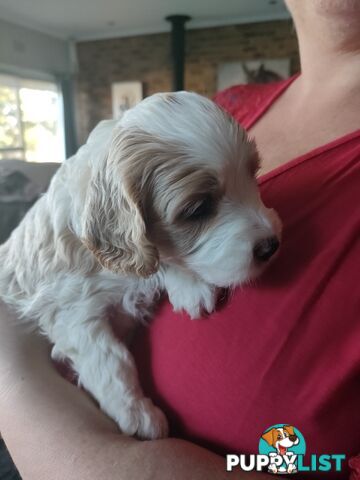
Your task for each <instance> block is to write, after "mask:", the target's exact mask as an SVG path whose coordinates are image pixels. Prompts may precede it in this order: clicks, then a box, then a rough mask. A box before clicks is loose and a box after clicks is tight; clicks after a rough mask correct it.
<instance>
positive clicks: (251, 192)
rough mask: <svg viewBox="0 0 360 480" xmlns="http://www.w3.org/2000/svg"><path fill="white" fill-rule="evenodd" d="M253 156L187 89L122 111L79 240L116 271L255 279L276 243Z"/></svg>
mask: <svg viewBox="0 0 360 480" xmlns="http://www.w3.org/2000/svg"><path fill="white" fill-rule="evenodd" d="M258 165H259V158H258V155H257V152H256V148H255V145H254V143H253V142H252V141H250V140H249V138H248V137H247V135H246V133H245V132H244V130H243V129H242V128H241V127H240V126H239V125H238V124H237V123H236V122H235V121H233V120H232V119H231V118H230V117H229V116H228V115H227V114H226V113H225V112H224V111H223V110H221V109H220V108H219V107H217V106H216V105H215V104H214V103H213V102H211V101H210V100H208V99H206V98H204V97H201V96H200V95H197V94H194V93H186V92H179V93H171V94H157V95H153V96H152V97H149V98H148V99H146V100H144V101H143V102H141V103H140V104H139V105H138V106H136V107H135V108H133V109H131V110H129V111H128V112H127V113H126V114H125V115H124V117H123V118H122V119H121V121H120V123H119V124H118V127H117V128H116V129H115V132H114V134H113V138H112V141H111V145H110V148H109V152H108V155H107V157H106V158H105V159H104V161H103V163H102V164H100V166H99V168H98V169H97V171H96V173H95V174H94V177H93V179H92V182H91V185H90V187H89V190H88V196H87V202H86V205H85V215H84V218H85V222H84V228H83V239H84V242H85V243H86V245H87V246H88V247H89V248H90V249H91V250H92V251H93V252H94V254H95V255H96V256H97V258H98V260H99V261H100V263H101V264H102V265H103V266H105V267H106V268H109V269H110V270H113V271H115V272H132V273H135V274H137V275H139V276H148V275H151V274H152V273H154V272H155V271H156V270H157V269H158V267H159V263H160V262H162V263H163V264H175V265H178V266H179V267H181V268H185V269H188V270H190V271H191V272H192V273H193V274H195V275H196V276H198V277H200V278H201V279H203V280H205V281H206V282H208V283H211V284H214V285H216V286H221V287H226V286H231V285H236V284H239V283H241V282H244V281H246V280H248V279H249V278H251V277H254V276H255V275H257V274H258V273H259V272H260V271H261V270H262V269H263V268H264V265H265V264H266V262H267V260H268V259H269V258H270V257H271V256H272V254H273V253H275V250H276V249H277V247H278V245H279V240H278V236H279V225H280V223H279V220H278V218H277V216H276V214H275V213H274V212H273V211H271V210H269V209H267V208H265V206H264V205H263V204H262V202H261V199H260V196H259V192H258V188H257V183H256V179H255V174H256V171H257V168H258Z"/></svg>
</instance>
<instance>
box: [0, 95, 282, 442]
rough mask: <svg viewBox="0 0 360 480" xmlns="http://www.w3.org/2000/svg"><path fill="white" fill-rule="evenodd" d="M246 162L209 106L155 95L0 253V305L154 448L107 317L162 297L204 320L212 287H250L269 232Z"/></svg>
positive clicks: (75, 163)
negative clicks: (257, 247)
mask: <svg viewBox="0 0 360 480" xmlns="http://www.w3.org/2000/svg"><path fill="white" fill-rule="evenodd" d="M257 161H258V160H257V154H256V150H255V147H254V145H253V143H252V142H251V141H249V139H248V138H247V136H246V134H245V132H244V131H243V130H242V129H241V127H239V126H238V125H237V124H236V123H235V122H234V121H233V120H231V119H230V117H228V116H227V114H225V113H224V112H223V111H222V110H221V109H220V108H218V107H217V106H216V105H215V104H213V103H212V102H211V101H209V100H207V99H205V98H203V97H200V96H199V95H196V94H191V93H185V92H180V93H176V94H158V95H154V96H152V97H150V98H148V99H146V100H144V101H143V102H141V103H140V104H139V105H138V106H137V107H135V108H134V109H132V110H130V111H129V112H127V113H126V114H125V115H124V116H123V117H122V119H121V120H120V121H119V122H118V123H116V122H113V121H107V122H102V123H101V124H99V126H98V127H97V128H96V129H95V130H94V131H93V132H92V134H91V135H90V137H89V139H88V142H87V143H86V145H84V146H83V147H82V148H81V149H80V150H79V151H78V152H77V154H76V155H75V156H74V157H72V158H70V159H69V160H68V161H66V162H65V163H64V164H63V165H62V166H61V168H60V169H59V171H58V172H57V173H56V174H55V176H54V177H53V180H52V182H51V184H50V187H49V190H48V192H47V193H46V194H45V195H44V196H43V197H42V198H41V199H40V200H39V201H38V202H37V203H36V204H35V205H34V207H33V208H32V209H31V210H30V211H29V212H28V214H27V215H26V217H25V218H24V220H23V221H22V222H21V224H20V225H19V227H18V228H17V229H16V230H15V231H14V232H13V233H12V235H11V237H10V239H9V240H8V241H7V242H6V243H5V244H4V245H2V246H1V247H0V264H1V266H2V267H1V271H0V295H1V297H2V298H3V299H4V300H5V301H6V302H7V303H9V304H10V305H13V306H14V307H15V308H16V309H17V311H18V312H19V314H20V315H21V318H22V319H23V320H24V321H26V322H29V323H32V324H33V325H36V326H37V327H38V328H39V329H40V331H41V332H42V333H43V334H45V335H46V336H47V337H48V338H49V339H50V341H51V342H52V343H53V344H54V348H53V356H54V357H66V358H68V359H69V360H70V361H71V362H72V365H73V367H74V369H75V370H76V372H77V373H78V376H79V383H80V384H81V385H83V386H84V387H85V388H86V389H87V390H88V391H89V392H90V393H91V394H92V395H93V396H94V397H95V398H96V400H97V401H98V402H99V405H100V407H101V408H102V409H103V410H104V411H105V412H106V413H107V414H108V415H109V416H110V417H112V418H113V419H114V420H115V421H116V422H117V423H118V425H119V427H120V429H121V430H122V431H123V432H125V433H127V434H137V435H138V436H140V437H144V438H159V437H162V436H165V435H166V434H167V422H166V419H165V417H164V415H163V414H162V412H161V411H160V410H158V409H157V408H156V407H155V406H154V405H153V404H152V402H151V400H149V399H145V398H144V396H143V393H142V391H141V387H140V385H139V382H138V378H137V372H136V368H135V365H134V361H133V359H132V357H131V354H130V353H129V351H128V349H127V347H126V346H125V344H124V343H119V342H118V341H117V340H115V338H114V336H113V333H112V330H111V328H110V325H109V324H108V322H107V316H106V312H107V309H108V307H109V306H115V307H116V309H117V311H118V313H119V317H120V319H121V322H123V323H124V324H127V323H130V324H131V323H134V322H133V321H134V320H140V321H141V320H143V319H145V318H147V317H149V316H151V311H152V307H153V305H154V303H155V302H156V300H157V299H158V297H159V294H160V292H162V291H164V290H165V291H166V292H167V294H168V296H169V299H170V301H171V303H172V304H173V306H174V309H175V310H185V311H187V312H188V313H189V314H190V316H191V317H193V318H195V317H198V316H200V315H201V312H202V310H207V311H209V312H210V311H212V310H213V309H214V305H215V299H216V288H217V287H227V286H233V285H237V284H239V283H242V282H245V281H247V280H249V278H251V277H253V276H255V275H257V274H258V273H259V272H260V271H261V269H262V267H261V266H259V265H257V264H256V262H255V261H254V258H253V248H254V244H255V243H256V242H257V241H259V240H261V239H262V238H266V237H268V236H271V235H274V233H276V232H277V231H278V229H279V222H278V220H277V218H276V216H275V215H274V213H273V212H272V211H270V210H268V209H266V208H265V207H264V205H263V204H262V203H261V200H260V197H259V194H258V190H257V185H256V180H255V178H254V170H255V168H254V165H255V164H256V162H257ZM199 208H200V214H199V213H197V212H198V211H199V210H198V209H199ZM201 209H203V210H204V209H205V212H204V211H202V210H201ZM206 209H208V210H209V211H206Z"/></svg>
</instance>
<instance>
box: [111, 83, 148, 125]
mask: <svg viewBox="0 0 360 480" xmlns="http://www.w3.org/2000/svg"><path fill="white" fill-rule="evenodd" d="M111 98H112V112H113V118H115V119H116V118H120V117H121V115H122V114H123V113H124V112H125V111H126V110H128V109H129V108H131V107H133V106H134V105H136V104H137V103H139V102H140V101H141V100H142V98H143V87H142V83H141V82H116V83H113V84H112V85H111Z"/></svg>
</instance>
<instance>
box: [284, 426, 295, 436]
mask: <svg viewBox="0 0 360 480" xmlns="http://www.w3.org/2000/svg"><path fill="white" fill-rule="evenodd" d="M284 430H285V431H286V432H287V433H288V434H289V435H295V432H294V427H292V426H291V425H284Z"/></svg>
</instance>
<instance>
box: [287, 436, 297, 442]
mask: <svg viewBox="0 0 360 480" xmlns="http://www.w3.org/2000/svg"><path fill="white" fill-rule="evenodd" d="M289 440H291V441H292V442H296V440H297V436H296V435H289Z"/></svg>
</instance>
